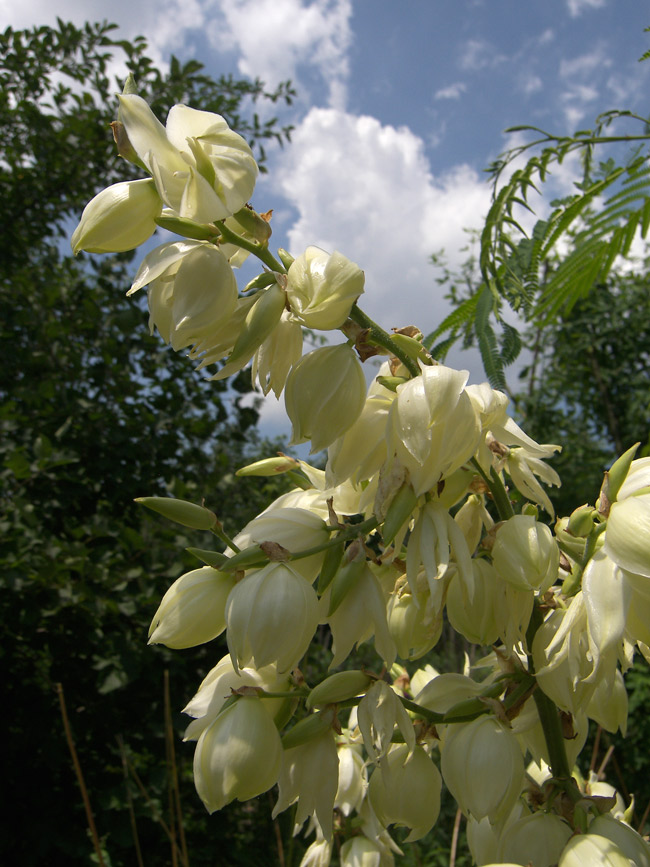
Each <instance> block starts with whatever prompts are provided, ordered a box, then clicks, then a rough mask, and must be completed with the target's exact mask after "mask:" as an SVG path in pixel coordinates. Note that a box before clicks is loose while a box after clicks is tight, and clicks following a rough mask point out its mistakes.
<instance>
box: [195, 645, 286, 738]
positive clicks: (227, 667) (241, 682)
mask: <svg viewBox="0 0 650 867" xmlns="http://www.w3.org/2000/svg"><path fill="white" fill-rule="evenodd" d="M246 686H252V687H260V688H261V689H264V690H266V691H268V692H284V691H286V690H287V689H288V688H289V679H288V677H287V675H286V674H285V675H281V674H278V670H277V668H276V666H274V665H267V666H264V667H263V668H259V669H256V668H240V669H239V671H235V669H234V667H233V664H232V659H231V658H230V656H224V657H223V658H222V659H220V660H219V662H218V663H217V664H216V665H215V666H214V668H212V669H211V670H210V671H209V672H208V673H207V675H206V676H205V677H204V678H203V680H202V681H201V685H200V686H199V689H198V691H197V693H196V695H194V696H193V697H192V698H191V699H190V701H189V702H188V703H187V705H186V706H185V707H184V708H183V713H186V714H187V715H188V716H191V717H193V720H192V722H191V723H190V724H189V726H188V727H187V729H186V731H185V737H184V740H186V741H195V740H197V739H198V738H199V737H200V735H201V732H203V731H204V730H205V729H206V728H207V727H208V726H209V725H210V724H211V723H212V722H213V720H215V719H216V718H217V716H218V715H219V713H220V712H221V709H222V707H223V706H224V704H225V703H226V701H227V700H228V699H229V698H230V696H231V695H232V691H233V690H238V689H241V687H246ZM285 702H286V699H284V698H266V699H264V707H265V708H266V710H267V712H268V713H269V714H270V715H271V717H273V718H276V717H277V716H278V715H281V714H282V711H283V707H284V704H285Z"/></svg>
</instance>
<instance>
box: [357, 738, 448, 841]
mask: <svg viewBox="0 0 650 867" xmlns="http://www.w3.org/2000/svg"><path fill="white" fill-rule="evenodd" d="M408 755H409V748H408V747H407V745H406V744H400V745H399V746H396V747H394V748H393V749H392V750H391V751H390V753H389V754H388V757H387V759H386V765H385V766H384V767H378V768H376V769H375V771H374V773H373V775H372V776H371V777H370V784H369V786H368V797H369V798H370V803H371V804H372V807H373V809H374V811H375V813H376V814H377V818H378V819H379V821H380V822H381V823H382V824H383V825H393V824H397V825H406V827H407V828H410V829H411V833H410V834H409V835H408V837H407V838H406V840H405V842H406V843H412V842H413V841H414V840H419V839H420V838H421V837H424V835H425V834H427V833H428V832H429V831H430V830H431V828H432V827H433V826H434V824H435V822H436V820H437V818H438V815H439V813H440V791H441V789H442V777H441V776H440V771H439V770H438V768H437V767H436V766H435V765H434V764H433V762H432V761H431V759H430V758H429V756H428V755H427V754H426V753H425V751H424V750H423V749H422V747H415V750H414V751H413V754H412V755H411V756H410V758H409V757H408ZM386 768H387V769H386Z"/></svg>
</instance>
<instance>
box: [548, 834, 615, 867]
mask: <svg viewBox="0 0 650 867" xmlns="http://www.w3.org/2000/svg"><path fill="white" fill-rule="evenodd" d="M596 864H597V865H598V867H630V864H631V862H630V859H629V858H628V857H627V856H626V855H624V854H623V852H622V851H621V850H620V849H619V847H618V846H617V845H616V844H615V843H612V841H611V840H608V839H607V837H601V836H600V834H579V835H577V836H575V837H572V838H571V839H570V840H569V842H568V843H567V845H566V846H565V847H564V851H563V852H562V855H561V857H560V860H559V863H558V867H594V865H596Z"/></svg>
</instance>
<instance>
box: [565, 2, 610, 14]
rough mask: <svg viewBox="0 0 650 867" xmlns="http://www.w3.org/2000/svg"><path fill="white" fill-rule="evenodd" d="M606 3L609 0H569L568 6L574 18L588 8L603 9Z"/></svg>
mask: <svg viewBox="0 0 650 867" xmlns="http://www.w3.org/2000/svg"><path fill="white" fill-rule="evenodd" d="M606 5H607V0H567V8H568V10H569V15H570V16H571V17H572V18H577V17H578V15H582V13H583V12H584V11H585V10H587V9H601V8H602V7H603V6H606Z"/></svg>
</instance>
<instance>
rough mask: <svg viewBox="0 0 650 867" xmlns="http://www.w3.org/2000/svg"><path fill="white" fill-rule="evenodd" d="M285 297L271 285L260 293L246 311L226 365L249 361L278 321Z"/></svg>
mask: <svg viewBox="0 0 650 867" xmlns="http://www.w3.org/2000/svg"><path fill="white" fill-rule="evenodd" d="M285 301H286V296H285V293H284V290H283V289H281V288H280V286H278V284H277V283H273V284H272V285H271V286H269V288H268V289H265V290H263V291H262V292H261V293H260V296H259V298H258V299H257V300H256V301H255V303H254V304H253V306H252V307H251V309H250V310H249V311H248V314H247V316H246V319H245V321H244V326H243V328H242V330H241V331H240V332H239V336H238V337H237V340H236V341H235V345H234V346H233V348H232V352H231V354H230V355H229V356H228V359H227V364H234V363H236V362H239V361H241V360H242V359H244V358H245V359H249V358H250V357H251V356H252V355H253V354H254V353H255V351H256V350H257V349H258V348H259V347H260V346H261V345H262V343H264V341H265V340H266V338H267V337H268V336H269V334H270V333H271V332H272V331H273V329H274V328H275V326H276V325H277V324H278V322H279V321H280V317H281V316H282V311H283V310H284V305H285Z"/></svg>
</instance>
